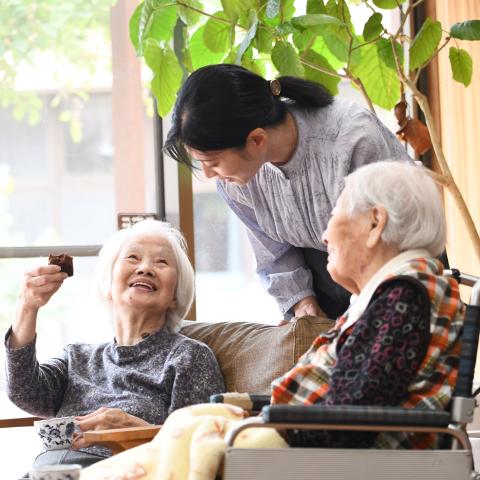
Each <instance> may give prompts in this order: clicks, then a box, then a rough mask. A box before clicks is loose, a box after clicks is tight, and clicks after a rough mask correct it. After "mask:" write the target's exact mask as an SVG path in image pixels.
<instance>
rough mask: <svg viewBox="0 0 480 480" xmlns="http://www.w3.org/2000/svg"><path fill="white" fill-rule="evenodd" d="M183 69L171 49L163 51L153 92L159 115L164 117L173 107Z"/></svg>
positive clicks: (154, 79)
mask: <svg viewBox="0 0 480 480" xmlns="http://www.w3.org/2000/svg"><path fill="white" fill-rule="evenodd" d="M182 75H183V72H182V68H181V67H180V65H179V63H178V60H177V57H176V56H175V54H174V53H173V50H172V49H171V48H170V47H168V46H167V47H165V48H164V49H162V52H161V55H160V61H159V73H157V74H156V75H155V76H154V77H153V80H152V84H151V87H152V92H153V94H154V95H155V98H156V99H157V107H158V113H159V115H160V116H161V117H164V116H165V115H166V114H167V113H168V112H169V111H170V110H171V109H172V107H173V104H174V103H175V97H176V95H177V91H178V89H179V88H180V85H181V82H182Z"/></svg>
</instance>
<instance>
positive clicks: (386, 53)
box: [375, 38, 403, 71]
mask: <svg viewBox="0 0 480 480" xmlns="http://www.w3.org/2000/svg"><path fill="white" fill-rule="evenodd" d="M375 45H376V46H377V51H378V55H379V57H380V58H381V59H382V61H383V63H385V65H386V66H387V67H389V68H391V69H392V70H395V71H396V70H397V65H396V63H395V57H394V56H393V51H392V44H391V43H390V40H387V39H386V38H380V39H378V41H377V42H375ZM395 49H396V51H397V58H398V61H399V62H400V65H403V48H402V46H401V45H400V43H398V42H395Z"/></svg>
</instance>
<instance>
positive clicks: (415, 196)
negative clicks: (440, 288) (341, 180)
mask: <svg viewBox="0 0 480 480" xmlns="http://www.w3.org/2000/svg"><path fill="white" fill-rule="evenodd" d="M345 188H346V191H345V195H346V200H347V211H348V212H349V214H350V215H353V214H354V213H356V212H367V211H369V210H370V209H372V208H373V207H375V206H383V207H384V208H385V209H386V211H387V214H388V220H387V224H386V226H385V229H384V231H383V233H382V240H383V241H384V242H385V243H387V244H390V245H395V246H396V247H398V248H399V249H400V251H405V250H410V249H417V248H424V249H426V250H428V251H429V252H430V254H431V255H432V256H434V257H437V256H439V255H440V254H441V253H442V252H443V251H444V249H445V242H446V221H445V212H444V209H443V201H442V197H441V195H440V191H439V188H438V187H437V185H436V184H435V182H434V180H433V178H432V177H431V175H429V173H428V171H427V169H426V168H423V167H422V166H417V165H415V164H413V163H410V162H393V161H383V162H376V163H372V164H369V165H365V166H363V167H361V168H359V169H358V170H356V171H355V172H353V173H351V174H350V175H348V176H347V177H346V178H345Z"/></svg>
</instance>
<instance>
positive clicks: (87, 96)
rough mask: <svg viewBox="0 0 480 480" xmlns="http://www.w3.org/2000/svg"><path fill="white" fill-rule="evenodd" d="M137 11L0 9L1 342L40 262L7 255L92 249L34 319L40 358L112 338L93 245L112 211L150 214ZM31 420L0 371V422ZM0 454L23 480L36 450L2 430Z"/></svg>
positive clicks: (28, 440) (88, 6) (108, 6)
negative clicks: (97, 287)
mask: <svg viewBox="0 0 480 480" xmlns="http://www.w3.org/2000/svg"><path fill="white" fill-rule="evenodd" d="M135 7H136V2H125V1H123V0H122V1H120V2H118V4H117V1H116V0H99V1H97V2H93V3H92V2H90V3H88V2H87V3H85V2H81V1H79V0H66V1H64V2H62V3H61V5H60V4H58V5H53V4H52V2H49V1H43V0H40V1H38V2H31V1H29V0H19V1H15V2H6V3H5V4H2V5H1V6H0V25H1V27H0V30H2V31H3V34H5V36H4V38H3V39H4V40H5V42H3V41H2V45H1V46H0V50H1V53H0V57H1V60H0V82H1V84H2V85H1V88H0V224H1V227H2V228H0V254H1V255H0V278H2V282H1V283H0V301H1V305H2V309H1V311H0V332H1V334H2V337H3V336H4V335H5V333H6V331H7V329H8V328H9V326H10V325H11V323H12V320H13V318H14V315H15V302H16V298H17V296H18V292H19V288H20V285H21V282H22V277H23V273H24V272H25V270H27V269H30V268H33V267H35V266H38V265H39V264H45V263H46V262H47V260H46V258H45V257H42V258H14V257H15V255H16V253H15V252H17V253H18V252H19V251H18V250H12V252H13V253H12V254H10V253H9V252H10V247H14V248H15V247H45V255H47V254H48V253H47V252H48V247H49V246H55V245H57V246H58V245H63V246H68V245H77V246H92V250H91V251H92V256H91V257H76V258H75V259H74V267H75V274H74V276H73V277H72V278H69V279H67V280H66V281H65V283H64V285H63V286H62V288H61V289H60V290H59V291H58V292H57V293H56V294H55V295H54V297H53V298H52V299H51V301H50V302H49V303H48V304H47V305H46V306H45V307H43V308H41V309H40V313H39V318H38V329H37V334H38V339H37V349H38V357H39V359H40V360H45V359H47V358H50V357H52V356H55V355H58V354H59V353H60V352H61V351H62V348H63V347H64V346H65V345H66V344H67V343H69V342H82V341H84V342H100V341H105V340H109V339H111V338H112V329H111V325H110V321H109V319H108V318H107V316H106V315H105V313H104V312H103V311H100V310H99V308H98V306H97V304H96V302H95V299H94V294H93V292H92V278H93V271H94V266H95V264H96V257H95V256H93V255H94V254H95V251H96V249H95V248H93V247H95V246H96V245H99V244H101V243H102V242H103V241H104V240H105V239H106V238H107V237H108V236H109V235H110V234H112V233H113V232H114V231H115V230H116V228H117V214H118V213H142V212H146V213H151V212H154V211H155V210H154V208H156V185H155V175H154V172H155V167H154V155H153V149H154V145H153V128H152V118H151V114H150V115H149V114H147V112H151V108H149V109H146V108H145V102H144V98H145V97H146V96H145V95H144V92H143V91H142V82H141V72H140V64H139V62H138V59H137V58H136V56H135V54H134V51H133V48H132V47H131V45H130V39H129V38H128V19H129V18H130V15H131V14H132V13H133V9H134V8H135ZM3 34H2V36H3ZM3 39H2V40H3ZM112 45H115V46H116V47H119V48H118V49H116V48H113V49H112ZM127 72H128V73H127ZM150 107H151V105H150ZM2 256H3V257H10V256H13V258H1V257H2ZM0 351H1V353H0V362H1V363H2V365H3V363H4V349H3V348H2V349H1V350H0ZM26 415H27V413H26V412H23V411H21V410H20V409H18V408H17V407H15V406H14V405H13V404H12V403H11V402H10V401H9V400H8V398H7V395H6V378H5V369H4V368H1V369H0V417H2V418H10V417H19V416H26ZM0 445H2V449H3V450H2V459H7V461H5V462H2V475H1V476H2V478H19V477H20V476H21V475H22V474H24V473H25V472H26V471H28V468H29V466H30V464H31V461H32V460H33V458H34V456H35V454H38V452H39V451H40V443H39V440H38V438H37V436H36V434H34V433H33V430H32V429H31V428H16V429H0Z"/></svg>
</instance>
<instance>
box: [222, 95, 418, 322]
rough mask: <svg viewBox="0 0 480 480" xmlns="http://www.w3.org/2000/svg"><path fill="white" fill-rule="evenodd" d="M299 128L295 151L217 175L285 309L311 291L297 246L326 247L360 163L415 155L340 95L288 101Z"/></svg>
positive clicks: (267, 280)
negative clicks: (311, 103) (236, 175)
mask: <svg viewBox="0 0 480 480" xmlns="http://www.w3.org/2000/svg"><path fill="white" fill-rule="evenodd" d="M288 108H289V111H290V112H291V113H292V115H293V117H294V119H295V122H296V124H297V129H298V143H297V147H296V150H295V152H294V155H293V157H292V158H291V159H290V160H289V162H288V163H286V164H285V165H282V166H275V165H274V164H272V163H266V164H264V165H263V166H262V168H261V169H260V170H259V172H258V173H257V174H256V175H255V176H254V177H253V178H252V179H251V180H250V181H249V182H248V183H247V184H246V185H235V184H233V183H228V182H225V181H223V180H217V189H218V191H219V193H220V195H221V196H222V197H223V198H224V200H225V201H226V202H227V204H228V205H229V206H230V208H231V209H232V210H233V211H234V212H235V214H236V215H237V216H238V217H239V218H240V220H241V221H242V222H243V223H244V224H245V225H246V227H247V232H248V236H249V239H250V242H251V244H252V247H253V250H254V253H255V258H256V264H257V268H256V269H257V273H258V274H259V275H260V278H261V280H262V283H263V285H264V286H265V287H266V289H267V291H268V292H269V293H270V294H271V295H272V296H273V297H275V299H276V300H277V302H278V305H279V307H280V310H281V312H282V313H283V314H284V315H285V316H287V317H288V316H289V313H288V312H289V310H290V309H291V307H292V306H293V305H295V304H296V303H297V302H298V301H300V300H301V299H302V298H304V297H306V296H309V295H314V291H313V287H312V275H311V272H310V271H309V270H308V268H307V267H306V265H305V262H304V259H303V255H302V252H301V250H299V248H316V249H319V250H326V248H325V246H324V245H323V244H322V235H323V232H324V231H325V229H326V226H327V223H328V219H329V217H330V213H331V211H332V209H333V207H334V205H335V202H336V200H337V198H338V196H339V195H340V192H341V191H342V189H343V186H344V182H343V178H344V177H345V176H346V175H348V174H349V173H350V172H352V171H353V170H355V169H356V168H358V167H360V166H361V165H364V164H367V163H371V162H376V161H380V160H405V161H408V160H411V159H410V157H409V156H408V155H407V153H406V151H405V149H404V148H403V146H402V145H401V143H400V142H399V141H398V140H397V139H396V138H395V136H394V135H393V134H392V133H391V132H390V131H389V130H388V129H387V128H386V127H385V125H383V124H382V123H381V121H380V120H379V119H378V118H377V117H376V115H374V114H372V113H371V112H370V111H368V110H367V109H365V108H363V107H361V106H359V105H357V104H355V103H353V102H351V101H349V100H345V99H340V98H335V99H334V101H333V103H332V104H331V105H329V106H327V107H324V108H320V109H317V110H313V111H305V110H301V109H299V108H298V107H295V106H293V105H289V107H288Z"/></svg>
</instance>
